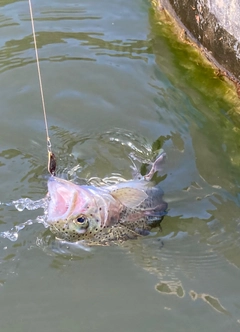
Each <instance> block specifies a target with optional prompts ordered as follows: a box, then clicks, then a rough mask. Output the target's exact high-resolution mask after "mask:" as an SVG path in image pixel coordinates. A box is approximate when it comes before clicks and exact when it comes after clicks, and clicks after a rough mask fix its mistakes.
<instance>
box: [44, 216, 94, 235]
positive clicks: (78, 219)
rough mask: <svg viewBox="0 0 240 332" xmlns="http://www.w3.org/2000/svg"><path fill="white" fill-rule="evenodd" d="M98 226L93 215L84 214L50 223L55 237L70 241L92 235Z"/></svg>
mask: <svg viewBox="0 0 240 332" xmlns="http://www.w3.org/2000/svg"><path fill="white" fill-rule="evenodd" d="M98 228H99V222H98V220H97V219H96V218H95V217H94V216H93V215H84V214H80V215H78V216H69V217H68V218H67V219H65V220H64V219H60V220H57V221H55V222H52V223H51V224H50V230H51V231H52V232H53V233H54V234H55V236H56V237H58V238H60V239H64V240H67V241H71V242H72V241H78V240H83V239H84V238H87V237H91V236H93V235H94V234H95V233H96V232H97V231H98Z"/></svg>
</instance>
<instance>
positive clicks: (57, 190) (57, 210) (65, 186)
mask: <svg viewBox="0 0 240 332" xmlns="http://www.w3.org/2000/svg"><path fill="white" fill-rule="evenodd" d="M48 195H49V205H48V221H49V222H55V221H58V220H59V219H67V218H68V217H69V216H70V215H71V214H72V212H73V207H74V206H75V204H76V200H77V195H78V192H77V190H76V189H75V185H74V184H73V183H71V182H69V181H66V180H63V179H60V178H57V177H54V176H51V177H50V178H49V180H48Z"/></svg>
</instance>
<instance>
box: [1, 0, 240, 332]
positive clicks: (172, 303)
mask: <svg viewBox="0 0 240 332" xmlns="http://www.w3.org/2000/svg"><path fill="white" fill-rule="evenodd" d="M0 7H1V14H0V100H1V108H0V112H1V121H0V137H1V140H0V178H1V187H0V201H1V202H11V201H13V200H17V199H20V198H25V197H28V198H30V199H32V200H38V199H41V198H43V197H44V196H45V194H46V191H47V187H46V182H47V178H48V173H47V167H46V165H47V156H46V154H47V153H46V141H45V139H46V136H45V128H44V122H43V114H42V107H41V99H40V93H39V85H38V78H37V69H36V63H35V53H34V48H33V41H32V35H31V22H30V19H29V10H28V3H27V1H0ZM33 10H34V17H35V28H36V34H37V42H38V47H39V58H40V64H41V71H42V80H43V88H44V96H45V101H46V109H47V114H48V121H49V127H50V136H51V141H52V145H53V150H54V152H55V154H56V155H57V161H58V175H61V176H64V177H68V178H71V179H74V180H76V181H77V180H79V179H80V178H86V179H89V178H91V177H94V176H97V177H100V178H104V177H109V176H111V175H116V176H122V177H124V178H126V179H129V178H131V168H130V166H131V161H130V159H129V153H131V152H134V153H135V154H136V155H137V156H139V157H141V158H144V159H151V158H153V157H154V151H156V150H157V149H159V148H160V147H162V148H163V149H164V150H165V152H166V154H167V160H166V163H165V165H164V169H163V172H162V179H161V180H162V181H161V186H162V188H163V190H164V192H165V200H166V201H167V202H168V204H169V212H168V215H167V216H166V217H165V218H164V220H163V222H162V231H158V230H156V232H154V233H153V234H152V235H151V236H149V237H145V238H143V239H140V240H137V241H129V242H128V243H126V244H125V245H124V246H111V247H97V248H95V249H94V250H92V251H90V252H87V251H83V250H82V249H80V248H77V247H70V248H69V247H68V245H66V244H59V243H55V242H54V240H53V239H52V237H51V235H50V233H49V232H48V231H47V230H46V229H45V228H44V226H43V225H42V224H41V223H37V222H34V220H36V217H37V216H40V215H41V214H42V210H40V209H39V210H36V211H26V210H24V211H23V212H19V211H17V210H16V209H15V208H14V207H13V206H5V205H2V206H1V209H0V232H1V234H7V231H10V232H13V230H14V229H15V227H18V226H19V225H21V224H22V223H24V222H25V221H28V220H29V225H28V226H26V227H24V228H23V229H22V230H19V233H18V238H17V240H16V241H10V240H9V239H8V238H3V237H2V238H0V284H1V285H2V287H1V288H0V294H1V296H0V308H1V310H0V331H1V332H5V331H6V332H11V331H14V332H15V331H17V332H18V331H24V332H25V331H33V330H34V331H36V332H38V331H58V332H61V331H62V332H65V331H68V330H69V331H72V332H75V331H91V332H92V331H98V332H101V331H104V332H106V331H116V332H119V331H124V332H127V331H144V332H145V331H149V332H155V331H156V332H158V331H166V332H169V331H184V332H185V331H189V332H190V331H211V332H212V331H218V332H219V331H227V330H228V331H237V330H238V329H239V327H240V325H239V324H240V300H239V298H240V296H239V295H240V294H239V293H240V292H239V280H240V258H239V257H240V245H239V243H240V241H239V240H240V234H239V233H240V220H239V212H240V203H239V194H238V190H239V175H240V171H239V162H240V160H239V142H240V132H239V118H238V115H237V113H236V112H237V111H238V110H239V101H238V99H237V98H236V96H235V94H234V92H233V90H231V89H230V87H229V86H228V85H227V84H226V83H225V82H224V80H223V79H222V78H221V77H219V76H217V75H216V72H215V71H214V70H213V69H212V68H211V67H210V66H209V65H207V64H206V63H204V62H203V60H202V59H201V58H200V57H199V56H198V52H197V51H196V50H194V49H193V48H192V47H191V46H190V45H188V44H182V43H180V42H179V41H178V40H177V38H176V37H175V36H174V34H172V32H173V26H172V23H171V22H170V21H169V20H166V21H165V23H164V24H160V22H159V17H157V16H155V14H154V12H153V10H152V9H151V6H150V4H149V3H148V1H144V0H142V1H136V0H135V1H126V0H123V1H121V2H120V1H117V0H112V1H109V0H103V1H101V2H96V1H93V0H88V1H81V2H74V1H72V0H70V1H68V2H66V1H62V0H55V1H51V3H50V2H49V1H46V0H43V1H41V2H37V1H33ZM31 223H33V224H31Z"/></svg>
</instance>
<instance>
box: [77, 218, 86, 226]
mask: <svg viewBox="0 0 240 332" xmlns="http://www.w3.org/2000/svg"><path fill="white" fill-rule="evenodd" d="M84 221H85V218H84V217H79V218H77V222H79V223H80V224H82V223H84Z"/></svg>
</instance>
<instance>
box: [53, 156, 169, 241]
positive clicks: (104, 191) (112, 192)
mask: <svg viewBox="0 0 240 332" xmlns="http://www.w3.org/2000/svg"><path fill="white" fill-rule="evenodd" d="M162 157H163V154H161V155H160V156H159V157H158V159H157V160H156V161H155V162H154V163H153V165H152V168H151V170H150V172H149V173H148V174H147V175H146V176H145V177H141V178H140V179H138V180H130V181H126V182H121V183H118V184H116V185H111V186H102V187H94V186H87V185H85V186H79V185H76V184H74V183H72V182H70V181H66V180H63V179H60V178H57V177H55V176H52V177H51V178H50V179H49V181H48V197H49V205H48V223H49V226H50V230H51V231H52V232H53V233H54V234H55V236H56V237H57V238H59V239H63V240H66V241H70V242H75V241H80V240H85V241H86V242H87V243H88V244H94V245H96V244H99V245H106V244H108V243H109V242H111V241H125V240H127V239H132V238H136V237H139V236H142V235H146V234H148V233H149V232H150V230H151V229H152V227H154V226H156V225H157V224H160V222H161V220H162V218H163V216H164V215H165V214H166V213H167V212H166V210H167V206H168V205H167V203H166V202H164V201H163V198H162V197H163V191H162V190H161V188H159V187H158V186H155V187H154V186H153V184H151V182H150V180H151V177H152V175H153V174H154V168H155V167H156V165H157V161H158V160H162Z"/></svg>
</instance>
